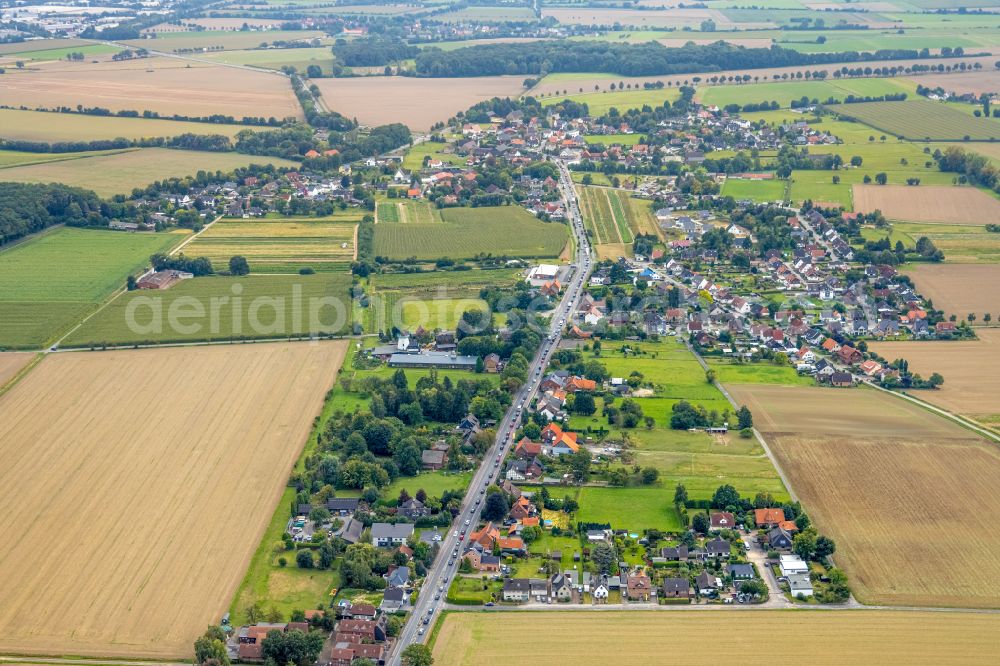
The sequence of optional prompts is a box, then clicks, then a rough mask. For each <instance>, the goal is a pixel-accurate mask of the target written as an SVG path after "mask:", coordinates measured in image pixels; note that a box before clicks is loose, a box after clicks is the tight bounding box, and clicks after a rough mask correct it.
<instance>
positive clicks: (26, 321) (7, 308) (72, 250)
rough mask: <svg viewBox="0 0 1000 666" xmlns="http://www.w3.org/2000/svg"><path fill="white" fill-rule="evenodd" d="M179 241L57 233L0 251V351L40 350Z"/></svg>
mask: <svg viewBox="0 0 1000 666" xmlns="http://www.w3.org/2000/svg"><path fill="white" fill-rule="evenodd" d="M183 239H184V235H183V234H177V233H166V234H121V233H116V232H113V231H97V230H91V229H68V228H63V229H56V230H54V231H51V232H49V233H45V234H42V235H40V236H39V237H37V238H33V239H31V240H28V241H26V242H24V243H21V244H19V245H15V246H14V247H11V248H9V249H7V250H3V251H0V294H2V296H0V298H2V299H3V300H2V301H0V309H2V310H3V312H4V316H3V317H2V318H0V347H12V348H37V347H41V346H42V345H43V344H45V343H46V342H47V341H51V340H52V339H53V337H54V336H56V335H57V334H59V333H61V332H65V331H66V330H67V328H68V327H69V326H70V325H72V323H73V322H74V321H76V320H77V319H79V318H80V317H81V316H83V315H84V314H85V313H87V312H88V311H90V310H93V309H94V308H95V307H96V306H97V305H98V304H99V303H100V302H102V301H103V300H104V299H105V298H107V297H108V296H109V295H110V294H111V293H112V292H113V291H114V290H115V289H116V288H118V287H120V286H122V285H124V279H125V276H126V275H128V274H129V273H130V272H132V271H135V270H136V269H138V268H141V267H142V266H145V265H146V264H147V262H148V261H149V256H150V255H151V254H154V253H156V252H162V251H166V250H169V249H170V248H172V247H173V246H174V245H176V244H178V243H179V242H181V241H182V240H183Z"/></svg>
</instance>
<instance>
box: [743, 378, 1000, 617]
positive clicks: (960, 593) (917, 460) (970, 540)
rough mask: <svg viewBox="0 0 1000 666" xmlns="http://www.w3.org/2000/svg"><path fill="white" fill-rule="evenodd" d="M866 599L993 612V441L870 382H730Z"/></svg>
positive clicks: (998, 541)
mask: <svg viewBox="0 0 1000 666" xmlns="http://www.w3.org/2000/svg"><path fill="white" fill-rule="evenodd" d="M728 388H729V389H730V392H731V393H732V394H733V396H734V398H736V400H737V401H739V402H742V403H744V404H746V405H747V406H748V407H749V408H750V410H751V411H752V412H753V416H754V423H755V425H756V426H757V428H758V429H760V430H761V431H762V432H763V434H764V438H765V439H766V440H767V442H768V443H769V444H770V447H771V450H772V452H773V453H774V455H775V456H776V457H777V459H778V463H779V465H780V467H781V468H782V469H783V470H784V472H785V473H786V474H787V475H788V477H789V480H790V483H791V486H792V489H793V490H794V491H795V493H796V494H797V495H798V497H799V499H800V500H801V501H802V503H803V505H804V506H805V509H806V511H807V512H808V513H809V515H810V517H811V518H812V519H813V523H814V524H815V525H816V526H817V527H818V528H819V530H820V531H821V532H822V533H824V534H827V535H829V536H830V537H832V538H833V539H834V541H835V542H836V544H837V552H836V553H835V555H834V559H835V561H836V564H837V566H839V567H841V568H843V569H844V571H845V572H847V575H848V577H849V578H850V584H851V589H852V591H853V592H854V594H855V596H856V597H857V598H858V600H859V601H861V602H863V603H867V604H886V605H899V606H949V607H960V608H998V607H1000V586H998V585H995V584H992V583H991V582H989V581H1000V559H998V558H997V556H996V553H997V552H998V551H1000V531H998V530H996V529H993V527H992V525H991V523H989V522H988V521H984V520H983V518H982V516H986V515H993V514H995V513H997V512H1000V495H998V494H997V492H996V487H995V486H996V479H998V478H1000V447H997V446H996V445H994V444H992V443H989V442H986V441H985V440H983V439H980V438H978V437H977V436H975V435H974V434H973V433H972V432H970V431H968V430H965V429H964V428H961V427H960V426H958V425H955V424H953V423H952V422H950V421H947V420H946V419H944V418H942V417H938V416H935V415H933V414H932V413H930V412H928V411H926V410H924V409H922V408H920V407H918V406H915V405H912V404H910V403H908V402H906V401H904V400H902V399H900V398H895V397H893V396H890V395H887V394H884V393H877V392H876V391H874V390H872V389H816V388H807V387H798V388H795V387H779V386H760V385H754V386H748V385H743V386H730V387H728Z"/></svg>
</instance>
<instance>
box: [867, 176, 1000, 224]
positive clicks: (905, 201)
mask: <svg viewBox="0 0 1000 666" xmlns="http://www.w3.org/2000/svg"><path fill="white" fill-rule="evenodd" d="M852 190H853V192H854V210H856V211H858V212H859V213H871V212H873V211H875V210H880V211H882V214H883V215H885V216H886V218H888V219H890V220H907V221H910V222H938V223H941V224H983V223H984V222H985V221H986V220H995V219H997V217H1000V201H997V200H996V199H994V198H993V197H991V196H990V195H988V194H986V193H985V192H983V191H982V190H977V189H975V188H972V187H954V186H951V185H924V186H921V187H911V186H909V185H854V186H853V188H852Z"/></svg>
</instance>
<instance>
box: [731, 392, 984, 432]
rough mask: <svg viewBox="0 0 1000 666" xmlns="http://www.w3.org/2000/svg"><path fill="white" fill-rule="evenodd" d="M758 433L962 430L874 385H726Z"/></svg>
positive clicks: (963, 430)
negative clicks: (836, 386) (744, 407)
mask: <svg viewBox="0 0 1000 666" xmlns="http://www.w3.org/2000/svg"><path fill="white" fill-rule="evenodd" d="M726 388H727V389H729V392H730V393H731V394H732V395H733V398H735V399H736V401H737V402H739V403H740V404H743V405H746V406H747V407H748V408H749V409H750V411H751V412H753V416H754V425H755V426H757V428H758V429H759V430H761V431H766V432H782V433H789V434H803V433H808V434H824V435H832V436H835V437H845V438H846V437H866V436H874V437H900V438H907V437H910V438H925V437H942V438H955V437H958V438H962V437H968V436H970V435H969V433H968V431H966V430H965V429H963V428H962V427H961V426H958V425H955V424H954V423H952V422H951V421H948V420H946V419H943V418H941V417H939V416H935V415H934V414H932V413H931V412H928V411H926V410H924V409H921V408H920V407H918V406H916V405H913V404H911V403H909V402H907V401H905V400H900V399H897V398H894V397H893V396H891V395H888V394H886V393H881V392H878V391H876V390H875V389H870V388H857V389H833V388H818V387H817V388H813V387H803V386H776V385H774V386H772V385H761V384H742V385H740V384H734V385H727V386H726Z"/></svg>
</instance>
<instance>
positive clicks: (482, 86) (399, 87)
mask: <svg viewBox="0 0 1000 666" xmlns="http://www.w3.org/2000/svg"><path fill="white" fill-rule="evenodd" d="M523 80H524V77H518V76H485V77H482V76H481V77H476V78H471V79H460V78H453V79H446V78H436V79H417V78H413V77H407V76H372V77H357V78H348V79H319V80H318V81H316V85H318V86H319V89H320V91H321V93H322V95H323V98H324V99H325V100H326V102H327V104H329V105H330V107H331V108H332V109H333V110H334V111H337V112H338V113H342V114H343V115H345V116H347V117H348V118H357V119H358V120H359V121H361V122H363V123H365V124H367V125H383V124H386V123H403V124H405V125H407V126H409V127H410V128H411V129H414V130H426V129H429V128H430V126H431V125H433V124H434V123H437V122H443V121H446V120H448V118H451V117H452V116H454V115H455V114H456V113H458V112H459V111H464V110H465V109H467V108H469V107H470V106H472V105H473V104H476V103H477V102H481V101H483V100H486V99H490V98H491V97H511V96H516V95H518V94H520V93H521V91H522V90H523V87H522V85H521V84H522V82H523ZM377 99H383V100H392V103H391V104H373V103H372V100H377ZM0 100H2V97H0Z"/></svg>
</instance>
